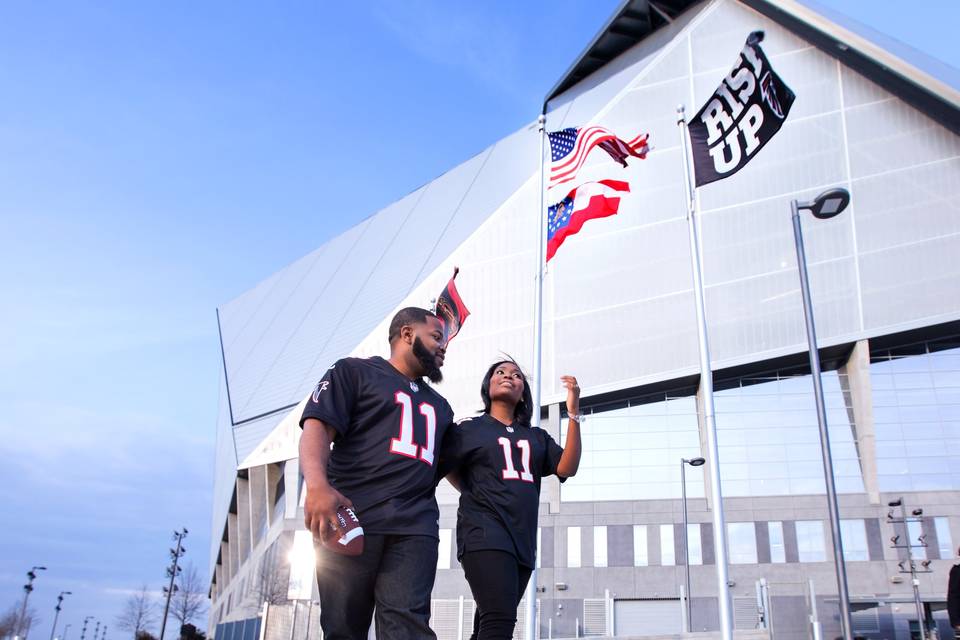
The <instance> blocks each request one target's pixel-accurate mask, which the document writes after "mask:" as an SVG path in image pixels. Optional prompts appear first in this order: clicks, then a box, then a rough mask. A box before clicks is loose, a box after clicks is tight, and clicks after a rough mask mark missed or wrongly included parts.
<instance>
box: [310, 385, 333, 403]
mask: <svg viewBox="0 0 960 640" xmlns="http://www.w3.org/2000/svg"><path fill="white" fill-rule="evenodd" d="M329 386H330V382H329V381H327V380H321V381H320V382H318V383H317V388H316V389H314V390H313V396H311V397H312V398H313V401H314V402H320V394H321V393H323V390H324V389H326V388H327V387H329Z"/></svg>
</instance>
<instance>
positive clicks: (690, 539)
mask: <svg viewBox="0 0 960 640" xmlns="http://www.w3.org/2000/svg"><path fill="white" fill-rule="evenodd" d="M687 559H688V562H689V563H690V564H692V565H693V564H703V547H702V544H701V542H700V525H699V524H688V525H687Z"/></svg>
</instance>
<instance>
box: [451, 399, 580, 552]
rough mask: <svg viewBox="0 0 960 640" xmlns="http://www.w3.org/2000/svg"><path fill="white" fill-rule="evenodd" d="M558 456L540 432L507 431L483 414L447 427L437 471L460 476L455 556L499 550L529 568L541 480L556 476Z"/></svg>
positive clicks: (559, 451) (554, 445) (558, 450)
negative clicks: (448, 429) (456, 472)
mask: <svg viewBox="0 0 960 640" xmlns="http://www.w3.org/2000/svg"><path fill="white" fill-rule="evenodd" d="M562 454H563V449H562V448H560V445H558V444H557V443H556V441H554V439H553V438H551V437H550V434H548V433H547V432H546V431H544V430H543V429H540V428H531V427H524V426H520V425H519V424H517V423H514V424H513V425H511V426H509V427H508V426H506V425H504V424H503V423H501V422H499V421H498V420H496V419H494V418H491V417H490V416H489V415H487V414H484V415H482V416H479V417H476V418H471V419H469V420H464V421H463V422H461V423H460V424H457V425H453V426H452V427H450V431H449V432H448V433H447V436H446V438H445V439H444V441H443V447H442V448H441V452H440V457H441V468H440V470H439V472H440V474H443V475H445V474H446V473H448V472H449V471H452V470H458V471H459V473H460V477H461V487H460V489H461V493H460V508H459V509H458V511H457V558H460V557H462V556H463V554H464V553H465V552H467V551H479V550H482V549H497V550H500V551H507V552H509V553H512V554H514V555H515V556H516V557H517V562H519V563H520V564H521V565H523V566H526V567H530V568H533V567H534V566H535V564H534V563H535V560H536V544H537V512H538V510H539V507H540V479H541V478H543V477H544V476H549V475H552V474H555V473H556V472H557V464H558V463H559V462H560V456H561V455H562ZM563 480H564V478H561V481H563Z"/></svg>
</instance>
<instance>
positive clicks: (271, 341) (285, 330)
mask: <svg viewBox="0 0 960 640" xmlns="http://www.w3.org/2000/svg"><path fill="white" fill-rule="evenodd" d="M425 188H426V187H424V188H421V189H420V190H419V191H417V192H415V193H413V194H410V195H408V196H407V197H405V198H404V199H402V200H400V201H398V202H396V203H394V204H392V205H390V206H388V207H386V208H385V209H383V210H381V211H380V212H379V213H377V214H376V215H375V216H373V217H372V218H370V219H369V221H368V222H367V223H366V224H365V225H364V229H363V232H362V233H360V234H359V235H358V236H357V237H356V240H355V242H353V243H351V244H352V246H351V247H350V251H349V253H348V254H346V256H345V258H344V259H343V260H342V262H340V263H337V264H331V265H322V266H321V267H320V268H318V269H315V270H314V271H313V272H311V276H310V278H308V279H306V280H304V281H303V283H302V284H301V286H300V287H299V288H298V290H297V292H296V293H295V297H296V298H297V299H296V300H295V301H291V305H292V306H291V307H290V308H289V309H288V311H287V312H286V313H284V314H283V316H282V317H280V318H278V319H277V321H276V323H275V329H274V330H273V331H271V332H270V333H269V334H268V335H267V336H266V338H265V340H264V342H263V345H262V349H261V351H260V359H259V361H258V363H257V364H258V366H257V367H256V372H255V373H256V375H255V377H254V378H253V383H254V385H255V388H253V389H250V390H247V389H246V388H245V389H244V392H245V397H244V398H243V399H241V400H240V401H235V403H234V404H235V405H236V406H235V408H234V418H235V419H237V420H239V419H241V417H252V416H256V415H259V414H261V413H264V412H267V411H273V410H275V409H277V408H279V407H282V406H285V405H288V404H293V403H294V402H296V401H297V400H299V398H297V399H296V400H291V396H292V390H293V389H294V388H296V387H297V386H299V384H300V382H301V380H302V379H303V377H304V376H306V375H307V373H309V372H310V371H311V370H312V367H313V365H314V362H315V361H316V359H317V358H318V357H319V355H320V353H321V352H322V351H323V349H324V344H325V343H326V342H327V341H329V340H331V339H333V338H334V337H336V336H342V335H352V336H354V338H355V339H356V340H359V339H360V338H361V337H362V336H363V335H365V334H366V333H367V332H368V331H369V330H370V327H371V326H373V325H374V324H375V323H376V322H377V321H378V320H379V316H377V317H373V318H367V317H364V316H361V315H359V314H355V315H353V316H352V317H351V316H348V315H347V310H348V309H349V307H350V306H351V305H352V303H353V301H354V300H355V298H356V296H357V293H358V291H360V289H362V287H363V285H364V283H365V282H366V281H367V279H368V278H369V277H370V275H371V274H372V273H373V272H374V271H375V270H376V269H377V262H376V258H377V256H379V255H381V254H382V253H383V252H384V251H386V249H387V247H389V246H390V244H391V243H392V241H393V238H394V234H395V233H396V230H397V229H398V228H399V227H400V226H402V225H403V223H404V221H405V220H406V219H407V217H408V216H409V215H410V212H411V211H412V210H413V208H414V206H415V205H416V201H417V200H418V199H419V197H420V195H421V194H422V192H423V190H424V189H425ZM304 337H308V338H309V340H308V344H306V345H304V344H303V343H301V342H300V340H299V339H302V338H304ZM251 368H253V367H251ZM230 382H231V385H232V384H233V380H231V381H230ZM231 389H232V387H231ZM237 407H239V409H238V408H237Z"/></svg>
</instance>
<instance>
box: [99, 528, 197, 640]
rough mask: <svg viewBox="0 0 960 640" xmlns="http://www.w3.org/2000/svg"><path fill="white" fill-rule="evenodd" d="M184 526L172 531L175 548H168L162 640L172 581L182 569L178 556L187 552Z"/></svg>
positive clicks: (172, 589)
mask: <svg viewBox="0 0 960 640" xmlns="http://www.w3.org/2000/svg"><path fill="white" fill-rule="evenodd" d="M187 533H189V532H188V531H187V528H186V527H183V528H182V529H181V530H180V531H174V532H173V539H174V540H175V541H176V543H177V548H176V549H170V560H171V564H170V566H169V567H167V577H168V578H170V586H168V587H164V588H163V592H164V594H166V596H167V604H166V605H164V607H163V622H161V623H160V640H163V633H164V632H165V631H166V630H167V614H168V613H169V612H170V598H172V597H173V594H174V592H175V591H177V585H175V584H174V583H173V581H174V580H176V579H177V575H178V574H179V573H180V572H181V571H182V569H181V568H180V567H179V566H178V563H179V562H180V558H182V557H183V554H185V553H186V552H187V549H186V547H184V546H183V539H184V538H186V537H187ZM93 640H97V637H96V635H94V637H93Z"/></svg>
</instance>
